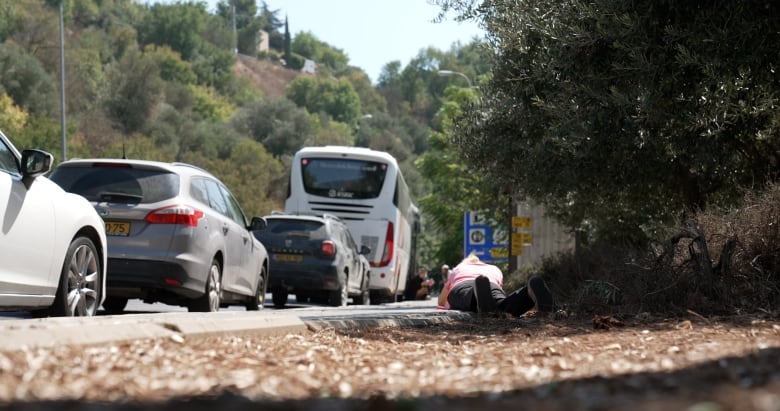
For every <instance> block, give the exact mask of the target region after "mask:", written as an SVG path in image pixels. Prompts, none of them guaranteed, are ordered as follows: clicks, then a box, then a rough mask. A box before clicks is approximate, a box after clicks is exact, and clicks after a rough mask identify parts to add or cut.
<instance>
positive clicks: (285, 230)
mask: <svg viewBox="0 0 780 411" xmlns="http://www.w3.org/2000/svg"><path fill="white" fill-rule="evenodd" d="M267 220H268V226H267V227H266V228H265V230H261V231H259V232H258V234H260V235H261V236H262V235H273V236H285V237H299V238H305V239H309V240H325V239H327V235H328V233H327V231H328V230H327V229H326V227H325V224H323V223H320V222H318V221H310V220H309V221H307V220H283V219H275V218H274V219H267Z"/></svg>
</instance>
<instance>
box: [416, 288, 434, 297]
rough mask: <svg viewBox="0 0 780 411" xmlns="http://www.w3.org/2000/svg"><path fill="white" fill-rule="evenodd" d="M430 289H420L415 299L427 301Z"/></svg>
mask: <svg viewBox="0 0 780 411" xmlns="http://www.w3.org/2000/svg"><path fill="white" fill-rule="evenodd" d="M430 291H431V290H430V289H429V288H428V287H420V289H419V290H417V295H415V298H416V299H418V300H425V299H426V298H428V294H430Z"/></svg>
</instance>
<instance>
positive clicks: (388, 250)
mask: <svg viewBox="0 0 780 411" xmlns="http://www.w3.org/2000/svg"><path fill="white" fill-rule="evenodd" d="M394 234H395V232H394V231H393V223H392V222H388V223H387V234H386V235H385V248H384V250H383V251H382V259H381V260H380V261H379V262H378V263H375V262H373V261H372V262H371V266H372V267H384V266H386V265H388V264H390V261H391V260H392V259H393V236H394Z"/></svg>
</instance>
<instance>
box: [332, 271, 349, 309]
mask: <svg viewBox="0 0 780 411" xmlns="http://www.w3.org/2000/svg"><path fill="white" fill-rule="evenodd" d="M348 298H349V292H348V291H347V279H346V278H343V279H342V281H341V285H340V286H339V288H338V290H333V291H331V292H330V298H329V299H328V302H329V303H330V305H331V306H333V307H343V306H345V305H347V299H348Z"/></svg>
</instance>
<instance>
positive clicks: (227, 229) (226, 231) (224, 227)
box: [222, 225, 230, 235]
mask: <svg viewBox="0 0 780 411" xmlns="http://www.w3.org/2000/svg"><path fill="white" fill-rule="evenodd" d="M229 230H230V229H229V228H228V226H226V225H223V226H222V234H224V235H227V233H228V231H229Z"/></svg>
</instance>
